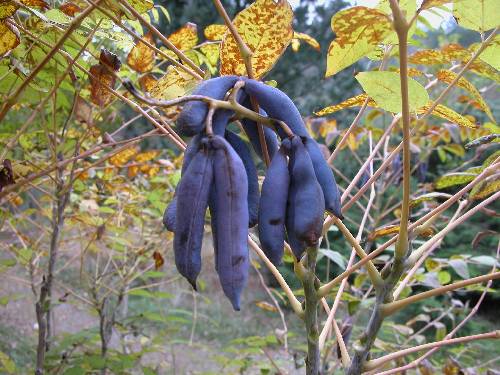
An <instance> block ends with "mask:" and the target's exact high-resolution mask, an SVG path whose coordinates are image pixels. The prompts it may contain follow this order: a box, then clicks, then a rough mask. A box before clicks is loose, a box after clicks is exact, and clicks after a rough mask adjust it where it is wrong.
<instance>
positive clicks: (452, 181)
mask: <svg viewBox="0 0 500 375" xmlns="http://www.w3.org/2000/svg"><path fill="white" fill-rule="evenodd" d="M474 177H476V175H475V174H472V173H464V172H457V173H450V174H445V175H444V176H441V177H439V178H438V179H437V180H436V182H435V186H436V189H445V188H448V187H450V186H455V185H463V184H466V183H467V182H471V181H472V180H473V179H474Z"/></svg>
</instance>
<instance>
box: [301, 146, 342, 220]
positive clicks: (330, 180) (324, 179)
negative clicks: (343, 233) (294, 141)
mask: <svg viewBox="0 0 500 375" xmlns="http://www.w3.org/2000/svg"><path fill="white" fill-rule="evenodd" d="M302 140H303V143H304V146H305V147H306V150H307V152H308V153H309V157H310V158H311V161H312V164H313V167H314V173H315V174H316V178H317V179H318V182H319V184H320V186H321V190H323V197H324V199H325V208H326V210H327V211H328V212H330V213H331V214H333V215H335V216H336V217H338V218H339V219H343V216H342V207H341V204H340V193H339V188H338V186H337V182H336V181H335V177H334V176H333V172H332V170H331V168H330V167H329V166H328V163H327V162H326V160H325V158H324V156H323V153H322V152H321V150H320V148H319V146H318V144H317V143H316V141H315V140H314V139H312V138H310V137H304V138H302Z"/></svg>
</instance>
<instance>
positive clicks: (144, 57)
mask: <svg viewBox="0 0 500 375" xmlns="http://www.w3.org/2000/svg"><path fill="white" fill-rule="evenodd" d="M143 39H144V40H145V41H146V42H148V43H149V44H151V45H153V46H154V45H155V41H154V38H153V34H151V32H149V33H147V34H146V35H144V36H143ZM155 56H156V53H155V51H154V50H153V49H152V48H150V47H149V46H148V45H147V44H146V43H144V42H143V41H138V42H137V44H136V45H135V46H134V48H132V50H131V51H130V53H129V54H128V56H127V64H128V65H129V66H130V67H131V68H132V69H133V70H135V71H136V72H139V73H146V72H149V71H150V70H152V69H153V67H154V63H155Z"/></svg>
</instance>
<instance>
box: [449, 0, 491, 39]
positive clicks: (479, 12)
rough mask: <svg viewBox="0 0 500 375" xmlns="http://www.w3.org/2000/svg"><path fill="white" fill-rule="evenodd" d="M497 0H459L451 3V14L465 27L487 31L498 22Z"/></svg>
mask: <svg viewBox="0 0 500 375" xmlns="http://www.w3.org/2000/svg"><path fill="white" fill-rule="evenodd" d="M499 14H500V2H499V1H498V0H461V1H458V2H456V3H454V4H453V16H454V17H455V20H456V21H457V22H458V24H459V25H460V26H462V27H464V28H466V29H471V30H476V31H481V32H484V31H487V30H490V29H493V28H494V27H496V26H498V25H499V24H500V18H499V16H498V15H499Z"/></svg>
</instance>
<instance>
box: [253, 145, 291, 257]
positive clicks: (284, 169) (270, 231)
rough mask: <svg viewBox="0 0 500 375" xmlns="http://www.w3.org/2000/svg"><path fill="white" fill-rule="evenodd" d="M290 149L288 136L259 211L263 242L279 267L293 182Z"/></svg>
mask: <svg viewBox="0 0 500 375" xmlns="http://www.w3.org/2000/svg"><path fill="white" fill-rule="evenodd" d="M289 151H290V140H289V139H285V140H283V142H282V143H281V147H280V149H279V151H278V152H277V153H276V154H275V155H274V157H273V159H272V160H271V164H269V168H268V169H267V172H266V177H265V179H264V183H263V184H262V194H261V197H260V206H261V207H263V209H262V210H260V211H259V227H258V229H259V240H260V245H261V246H262V250H264V253H265V254H266V256H267V257H268V258H269V260H270V261H271V262H272V263H273V264H274V265H275V266H278V265H280V264H281V260H282V258H283V250H284V241H285V221H286V208H287V199H288V190H289V185H290V174H289V172H288V160H287V155H288V153H289Z"/></svg>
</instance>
